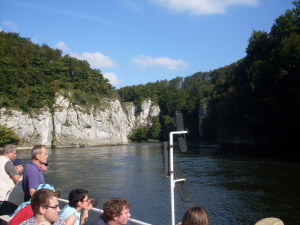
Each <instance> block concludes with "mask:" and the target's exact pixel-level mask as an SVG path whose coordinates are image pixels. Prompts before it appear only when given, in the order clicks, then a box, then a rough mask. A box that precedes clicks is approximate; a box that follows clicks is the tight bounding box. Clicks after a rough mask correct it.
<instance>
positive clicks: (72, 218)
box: [65, 214, 77, 225]
mask: <svg viewBox="0 0 300 225" xmlns="http://www.w3.org/2000/svg"><path fill="white" fill-rule="evenodd" d="M76 219H77V218H76V215H74V214H73V215H71V216H69V217H68V218H67V219H66V220H65V222H66V225H74V224H75V222H76Z"/></svg>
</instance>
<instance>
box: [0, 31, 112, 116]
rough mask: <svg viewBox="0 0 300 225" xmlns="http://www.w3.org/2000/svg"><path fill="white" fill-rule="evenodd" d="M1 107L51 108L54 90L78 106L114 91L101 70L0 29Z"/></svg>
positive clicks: (29, 109) (30, 109)
mask: <svg viewBox="0 0 300 225" xmlns="http://www.w3.org/2000/svg"><path fill="white" fill-rule="evenodd" d="M0 83H1V85H0V96H1V97H0V107H8V108H15V109H22V110H23V111H25V112H31V111H32V110H34V109H40V108H43V107H44V106H47V107H50V108H51V107H52V105H53V101H54V96H55V93H60V94H62V95H64V96H65V97H67V98H69V99H70V100H71V101H72V102H73V103H75V104H80V105H93V104H95V105H97V104H98V103H99V99H101V97H103V96H113V95H115V94H116V92H115V90H114V88H113V87H112V86H111V85H110V84H109V83H108V80H107V79H105V78H104V77H103V75H102V74H101V71H99V70H94V69H91V68H90V66H89V64H88V63H87V62H85V61H82V60H78V59H76V58H73V57H70V56H69V55H66V56H63V55H62V52H61V51H60V50H57V49H51V48H50V47H48V46H47V45H42V46H39V45H37V44H34V43H32V42H31V41H30V40H29V39H27V38H21V37H20V36H19V35H18V34H16V33H5V32H0Z"/></svg>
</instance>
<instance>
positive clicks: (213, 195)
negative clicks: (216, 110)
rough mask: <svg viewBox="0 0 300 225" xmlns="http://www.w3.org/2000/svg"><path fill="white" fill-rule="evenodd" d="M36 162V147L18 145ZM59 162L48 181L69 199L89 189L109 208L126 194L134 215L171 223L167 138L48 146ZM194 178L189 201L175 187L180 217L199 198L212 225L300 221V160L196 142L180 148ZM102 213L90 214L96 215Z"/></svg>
mask: <svg viewBox="0 0 300 225" xmlns="http://www.w3.org/2000/svg"><path fill="white" fill-rule="evenodd" d="M18 158H22V159H24V160H25V161H27V162H29V161H30V150H22V151H21V150H20V151H18ZM49 160H51V161H52V164H51V165H50V168H49V171H48V172H46V174H45V179H46V182H47V183H50V184H53V185H54V186H55V188H56V189H57V190H59V191H61V197H62V198H65V199H67V196H68V193H69V192H70V190H72V189H75V188H83V189H86V190H88V191H89V195H90V197H91V198H97V199H98V200H99V204H98V207H99V208H102V205H103V203H104V201H105V200H106V199H108V198H110V197H124V198H126V199H128V200H129V201H130V203H131V205H132V207H131V214H132V217H133V218H134V219H138V220H142V221H144V222H147V223H151V224H155V225H169V224H171V213H170V187H169V178H168V177H166V176H165V175H164V173H163V160H162V145H161V144H160V143H141V144H130V145H124V146H106V147H91V148H64V149H53V150H51V149H50V150H49ZM174 160H175V161H176V162H180V164H181V168H182V170H183V173H184V175H185V177H186V178H187V179H188V183H187V185H188V190H189V193H190V199H191V200H190V202H187V203H186V202H182V201H181V199H180V196H179V193H178V191H177V189H176V190H175V208H176V211H175V213H176V221H180V220H181V218H182V215H183V214H184V212H185V210H186V208H187V207H188V206H189V205H192V204H198V205H202V206H204V207H205V208H206V209H207V210H208V212H209V215H210V218H211V224H212V225H239V224H240V225H242V224H243V225H245V224H254V223H255V222H256V221H258V220H259V219H261V218H264V217H278V218H281V219H282V220H283V221H284V223H285V224H286V225H289V224H290V225H292V224H293V225H295V224H300V217H299V212H300V181H299V178H300V177H299V171H300V164H299V163H295V162H290V161H288V160H282V159H274V158H271V157H264V158H262V157H257V156H253V155H252V156H249V155H234V154H230V155H228V154H224V153H222V152H221V151H219V149H218V148H217V146H215V145H203V144H202V145H200V144H199V143H192V144H190V145H189V151H188V152H187V153H180V152H177V151H175V155H174ZM96 216H97V215H95V214H92V215H91V216H90V220H89V221H90V222H91V221H92V220H93V219H94V218H95V217H96Z"/></svg>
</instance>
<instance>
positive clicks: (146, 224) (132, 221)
mask: <svg viewBox="0 0 300 225" xmlns="http://www.w3.org/2000/svg"><path fill="white" fill-rule="evenodd" d="M58 200H59V202H62V203H64V204H68V202H69V201H68V200H66V199H63V198H58ZM91 211H92V212H95V213H98V214H100V215H101V214H102V213H103V210H102V209H98V208H95V207H93V208H91ZM129 222H130V223H133V224H138V225H151V224H150V223H145V222H143V221H140V220H136V219H132V218H129Z"/></svg>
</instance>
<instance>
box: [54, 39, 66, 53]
mask: <svg viewBox="0 0 300 225" xmlns="http://www.w3.org/2000/svg"><path fill="white" fill-rule="evenodd" d="M55 48H57V49H60V50H62V51H69V48H68V46H67V45H66V44H65V43H64V42H63V41H60V42H58V43H56V45H55Z"/></svg>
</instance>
